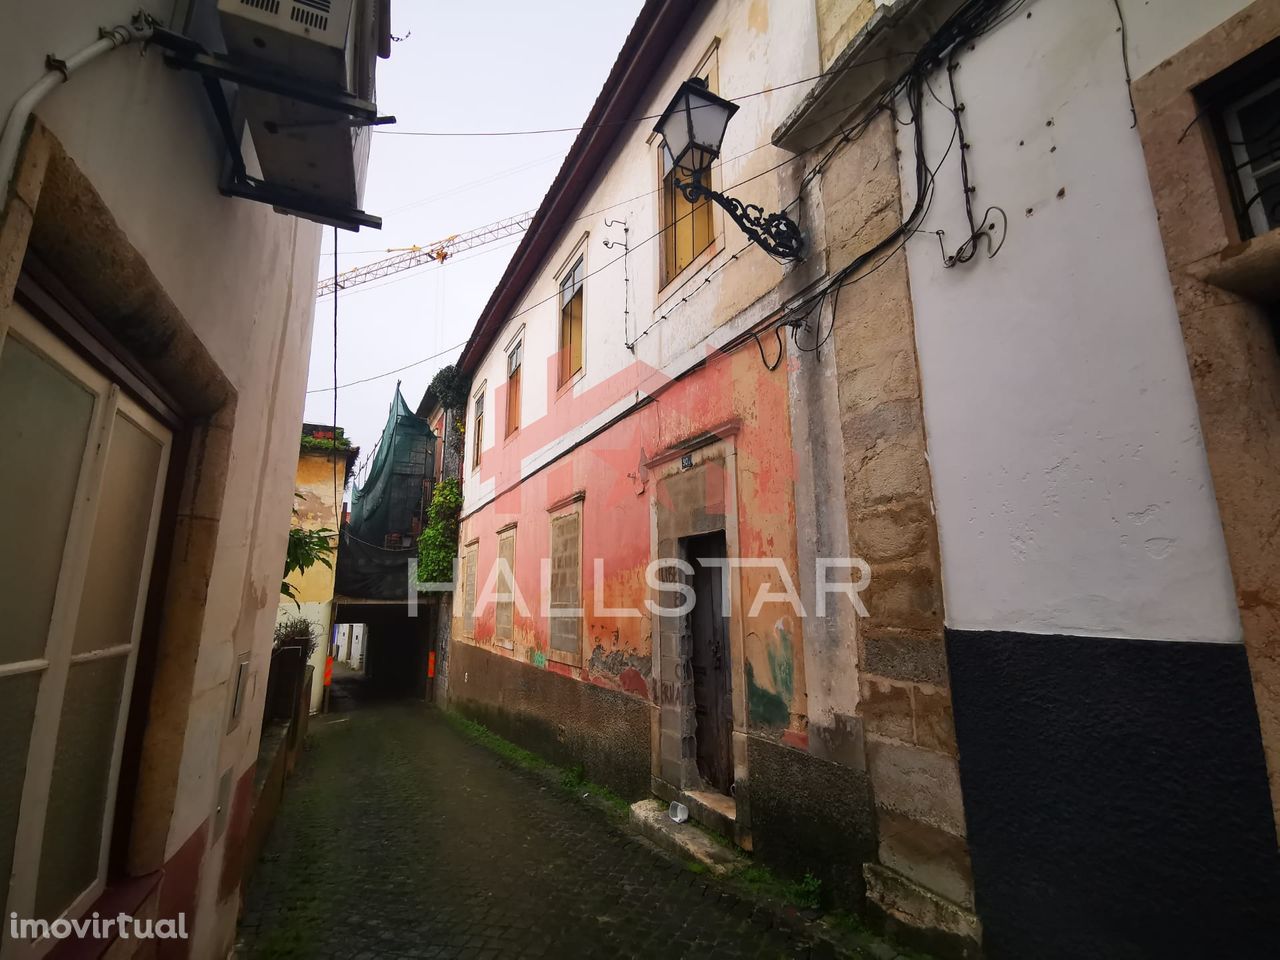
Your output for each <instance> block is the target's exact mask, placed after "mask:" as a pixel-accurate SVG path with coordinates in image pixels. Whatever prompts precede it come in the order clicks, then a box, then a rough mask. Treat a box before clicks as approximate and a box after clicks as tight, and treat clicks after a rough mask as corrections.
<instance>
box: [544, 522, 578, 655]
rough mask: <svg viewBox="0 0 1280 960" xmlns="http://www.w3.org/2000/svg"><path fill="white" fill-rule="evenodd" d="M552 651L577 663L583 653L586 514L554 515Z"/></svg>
mask: <svg viewBox="0 0 1280 960" xmlns="http://www.w3.org/2000/svg"><path fill="white" fill-rule="evenodd" d="M550 607H551V631H550V632H551V651H552V656H553V658H555V659H561V657H556V654H562V655H567V656H565V657H563V659H568V660H570V661H571V662H573V663H577V662H579V658H580V657H581V655H582V609H581V608H582V514H581V513H580V512H579V511H578V510H577V509H575V510H574V511H573V512H571V513H566V514H562V515H561V516H558V517H552V518H551V604H550Z"/></svg>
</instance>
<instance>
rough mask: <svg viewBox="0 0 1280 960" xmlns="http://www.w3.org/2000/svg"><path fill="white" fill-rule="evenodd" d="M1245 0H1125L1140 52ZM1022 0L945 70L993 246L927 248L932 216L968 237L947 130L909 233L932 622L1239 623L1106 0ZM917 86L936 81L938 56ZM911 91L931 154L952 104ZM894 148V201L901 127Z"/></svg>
mask: <svg viewBox="0 0 1280 960" xmlns="http://www.w3.org/2000/svg"><path fill="white" fill-rule="evenodd" d="M1242 5H1243V4H1242V3H1240V2H1236V0H1231V2H1226V3H1217V2H1215V3H1203V2H1197V0H1165V2H1152V3H1150V4H1140V3H1136V2H1134V0H1125V2H1124V7H1125V9H1126V11H1127V12H1129V13H1130V18H1129V28H1130V42H1131V44H1132V49H1133V50H1134V51H1139V52H1138V53H1137V54H1136V55H1135V58H1134V62H1135V71H1140V70H1141V69H1144V68H1146V67H1149V66H1151V65H1152V64H1153V62H1154V61H1155V60H1158V59H1159V58H1161V57H1163V56H1166V55H1168V54H1169V53H1172V52H1173V51H1174V50H1176V49H1178V48H1180V47H1181V46H1183V45H1185V44H1186V43H1188V42H1190V41H1191V40H1193V39H1195V38H1196V37H1197V36H1199V35H1200V34H1201V33H1202V32H1203V31H1204V30H1205V29H1207V28H1208V27H1209V26H1211V25H1212V24H1213V22H1215V21H1217V20H1221V19H1222V18H1224V17H1226V16H1227V15H1229V14H1230V13H1231V12H1233V10H1234V9H1235V8H1238V7H1239V6H1242ZM1210 8H1211V12H1210ZM1028 10H1029V12H1030V13H1031V14H1032V15H1031V16H1030V17H1029V18H1028V17H1025V16H1019V17H1017V18H1015V19H1013V20H1011V21H1009V22H1008V23H1007V24H1005V25H1004V26H1003V27H1001V28H1000V29H998V30H997V31H996V32H995V33H993V34H991V35H989V36H987V37H984V38H983V39H981V40H980V41H979V42H978V43H977V47H976V49H975V50H974V51H973V52H971V53H969V52H967V53H964V54H963V55H962V57H961V60H960V62H961V68H960V70H959V72H958V73H957V75H956V80H957V84H958V87H959V92H960V99H961V100H963V101H964V103H965V105H966V110H965V112H964V114H963V117H964V122H965V125H966V138H967V139H968V140H969V141H970V142H971V143H972V145H973V146H972V150H971V152H970V157H969V158H970V163H971V169H972V180H973V183H974V184H975V186H976V187H977V194H976V208H977V211H978V214H979V215H981V211H982V210H983V209H985V208H986V207H987V205H989V204H998V205H1000V206H1002V207H1003V208H1004V209H1005V210H1006V211H1007V212H1008V215H1009V230H1008V239H1007V242H1006V244H1005V246H1004V249H1003V250H1001V252H1000V254H999V256H998V257H996V258H995V259H994V260H990V261H987V260H985V259H982V258H981V257H979V258H978V259H976V260H974V261H973V262H972V263H970V264H968V265H967V266H958V267H956V268H954V269H951V270H948V269H945V268H944V267H943V264H942V260H941V255H940V252H939V248H938V242H937V239H936V237H935V236H934V235H933V231H934V230H937V229H944V230H945V231H946V242H947V245H948V248H949V249H953V248H954V247H955V245H956V244H957V243H958V242H959V241H960V240H961V239H963V237H964V236H965V235H966V233H967V229H966V228H965V227H964V222H965V221H964V214H963V208H962V206H961V201H962V194H961V188H960V174H959V168H958V156H959V151H958V150H957V149H952V150H951V152H950V154H949V155H948V156H947V159H946V161H945V162H944V163H943V164H942V167H941V169H940V170H939V172H938V182H937V190H936V199H935V201H934V205H933V208H932V211H931V213H930V215H929V217H928V218H927V220H926V222H925V224H924V227H925V232H922V233H921V234H920V235H919V236H917V237H916V238H915V239H913V240H912V241H911V242H910V244H909V245H908V261H909V269H910V282H911V292H912V299H913V302H914V307H915V323H916V336H917V339H918V345H919V352H920V368H921V373H922V379H923V391H924V410H925V420H926V426H927V430H928V444H929V455H930V461H931V467H932V472H933V484H934V493H935V498H936V508H937V512H938V520H939V534H940V538H941V546H942V561H943V582H944V589H945V601H946V611H947V621H948V623H949V624H950V625H951V626H953V627H959V628H966V629H998V630H1020V631H1029V632H1045V633H1050V632H1069V633H1077V634H1086V635H1115V636H1123V637H1145V638H1158V639H1170V640H1209V641H1238V640H1239V639H1240V625H1239V621H1238V615H1237V612H1236V605H1235V601H1234V596H1233V589H1232V582H1231V576H1230V572H1229V569H1228V566H1227V556H1226V550H1225V546H1224V543H1223V536H1222V530H1221V525H1220V522H1219V518H1218V513H1217V506H1216V502H1215V499H1214V493H1213V489H1212V483H1211V480H1210V475H1209V469H1208V465H1207V463H1206V459H1205V452H1204V447H1203V442H1202V439H1201V436H1200V429H1199V421H1198V414H1197V408H1196V403H1195V398H1194V395H1193V392H1192V386H1191V381H1190V376H1189V373H1188V369H1187V359H1186V354H1185V350H1184V346H1183V340H1182V335H1181V331H1180V328H1179V323H1178V317H1177V314H1176V312H1175V308H1174V302H1173V295H1172V290H1171V288H1170V283H1169V278H1168V273H1167V267H1166V263H1165V259H1164V253H1163V249H1162V246H1161V241H1160V235H1159V233H1158V230H1157V225H1156V219H1155V209H1154V206H1153V203H1152V199H1151V193H1150V187H1149V185H1148V182H1147V174H1146V166H1145V162H1144V159H1143V153H1142V149H1141V146H1140V143H1139V140H1138V134H1137V131H1135V130H1133V129H1131V128H1130V125H1131V117H1130V112H1129V102H1128V98H1127V95H1126V90H1125V84H1124V75H1123V67H1122V61H1121V51H1120V45H1119V44H1120V35H1119V33H1118V32H1117V26H1118V23H1117V19H1116V13H1115V8H1114V6H1113V5H1112V3H1111V2H1110V0H1087V2H1078V3H1077V2H1059V0H1049V2H1038V3H1034V4H1031V5H1030V6H1029V7H1028ZM1011 77H1016V78H1017V81H1016V82H1010V78H1011ZM934 88H935V90H937V91H938V94H939V96H940V97H942V98H944V99H945V98H947V92H946V90H947V88H946V79H945V76H939V77H937V78H935V82H934ZM926 104H927V106H926V126H925V129H926V135H927V138H928V154H929V163H930V165H931V166H934V165H936V164H937V163H938V162H939V159H940V158H941V157H942V156H943V153H944V151H945V150H946V145H947V143H948V141H949V139H950V137H951V130H950V126H949V123H950V117H949V114H948V113H947V112H946V111H944V110H943V109H942V107H941V106H939V104H938V103H937V102H934V101H932V100H931V98H929V97H928V96H926ZM899 145H900V147H901V148H902V150H903V161H902V162H903V183H904V185H905V187H904V189H905V190H906V192H907V196H905V197H904V203H905V204H906V205H907V206H908V207H909V206H910V205H911V204H912V203H913V197H912V196H910V192H911V183H912V182H913V174H912V168H911V166H910V159H911V140H910V128H905V129H903V130H900V133H899ZM1060 194H1061V195H1060Z"/></svg>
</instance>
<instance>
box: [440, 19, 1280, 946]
mask: <svg viewBox="0 0 1280 960" xmlns="http://www.w3.org/2000/svg"><path fill="white" fill-rule="evenodd" d="M1277 33H1280V22H1278V21H1277V19H1276V14H1275V6H1274V4H1268V3H1265V2H1255V3H1246V2H1244V0H1224V2H1219V3H1197V2H1192V0H1167V2H1164V3H1152V4H1141V3H1134V2H1129V0H1121V2H1120V3H1119V4H1111V3H1098V4H1076V3H1066V2H1059V0H1039V2H1018V0H1009V2H999V0H991V2H983V0H971V2H968V3H959V2H954V0H951V2H943V0H896V2H892V0H888V2H886V0H876V2H872V0H818V2H816V3H812V4H796V3H780V2H774V3H769V2H766V0H753V2H750V3H746V2H743V3H729V2H718V3H717V2H706V3H697V4H674V3H662V2H659V0H653V2H650V3H647V4H646V5H645V7H644V9H643V11H642V13H641V15H640V18H639V20H638V21H637V24H636V26H635V28H634V30H633V32H632V34H631V36H630V37H629V38H628V40H627V43H626V45H625V46H624V48H623V50H622V52H621V54H620V56H619V59H618V62H617V64H616V65H615V68H614V70H613V72H612V73H611V75H610V77H609V79H608V81H607V82H606V84H605V87H604V89H603V90H602V92H601V94H600V97H599V99H598V100H597V102H596V104H595V106H594V107H593V109H592V112H591V115H590V116H589V117H588V119H587V121H586V125H585V127H584V129H583V131H582V133H581V134H580V135H579V137H578V139H577V141H576V143H575V145H574V147H573V149H572V150H571V151H570V154H569V156H568V158H567V159H566V161H565V164H564V166H563V167H562V169H561V171H560V173H559V175H558V176H557V178H556V180H555V182H554V184H553V186H552V188H551V190H550V192H549V193H548V195H547V197H546V199H545V200H544V201H543V204H542V206H541V208H540V209H539V211H538V214H537V216H536V217H535V220H534V223H533V225H532V226H531V228H530V230H529V233H528V235H527V236H526V237H525V239H524V241H523V242H522V244H521V245H520V247H519V248H518V250H517V252H516V254H515V256H514V257H513V259H512V261H511V264H510V266H509V267H508V269H507V272H506V274H505V275H504V277H503V279H502V281H501V283H500V284H499V286H498V288H497V289H496V290H495V292H494V294H493V296H492V298H491V299H490V301H489V304H488V306H487V307H486V309H485V310H484V312H483V313H482V316H481V318H480V320H479V322H478V323H477V326H476V328H475V330H474V332H473V334H472V337H471V340H470V342H469V344H468V345H467V347H466V349H465V351H464V353H463V355H462V358H461V361H460V367H461V368H462V369H463V370H464V371H465V372H466V373H467V374H468V375H469V376H470V377H471V380H472V399H471V402H470V404H469V405H468V409H467V412H466V423H465V426H466V430H467V438H466V447H467V449H466V455H465V475H466V482H465V497H466V499H465V505H464V509H463V514H464V521H463V528H462V538H461V540H462V546H461V549H460V558H459V559H460V569H461V584H460V586H459V593H458V597H457V602H455V604H454V619H453V623H452V625H451V632H452V642H451V646H450V661H451V667H450V670H451V680H450V701H451V703H452V704H453V705H454V706H456V707H457V708H459V709H461V710H463V711H464V712H466V713H468V714H470V715H472V716H475V717H477V718H479V719H481V720H483V721H484V722H486V723H488V724H490V725H491V726H493V727H495V728H496V729H498V730H500V731H501V732H503V733H504V734H506V735H508V736H510V737H511V738H512V739H515V740H517V741H519V742H521V743H524V744H525V745H527V746H530V747H532V748H534V749H537V750H540V751H543V752H545V753H547V754H550V755H551V756H553V757H555V758H557V759H559V760H561V761H562V762H565V763H581V764H582V765H583V766H584V768H585V770H586V772H587V773H588V775H589V776H590V777H592V778H593V779H597V780H600V781H602V782H605V783H607V784H609V785H611V786H613V787H614V788H615V789H617V790H619V791H620V792H622V793H624V794H625V795H627V796H628V797H629V798H631V799H636V798H638V797H640V796H643V795H646V794H649V793H653V794H656V795H658V796H659V797H662V798H664V799H680V800H682V801H684V802H685V803H686V804H687V805H688V806H689V807H690V809H691V811H692V813H693V815H694V817H695V819H699V820H701V821H702V822H703V823H704V824H706V825H708V826H711V827H713V828H715V829H718V830H720V831H722V832H723V833H725V834H726V835H728V836H731V837H733V838H734V840H735V841H736V842H737V843H738V844H739V845H741V846H742V847H744V848H747V849H751V850H753V851H754V852H755V855H756V856H758V857H760V858H761V859H763V860H765V861H766V862H769V863H772V864H774V865H775V866H777V867H779V868H780V869H782V870H784V871H789V872H791V873H792V874H793V875H795V876H799V875H801V874H802V873H803V872H804V871H806V870H809V871H814V872H815V874H816V875H818V876H820V877H821V878H822V881H823V884H824V893H825V895H826V896H828V897H831V898H834V899H836V900H839V901H843V902H851V903H862V902H865V903H866V904H868V905H869V906H870V907H871V908H872V912H873V913H874V914H876V915H878V916H879V917H880V918H882V919H884V920H886V921H887V922H889V923H890V925H892V926H894V927H896V928H897V929H899V931H900V932H902V933H904V934H905V935H912V936H915V937H917V938H918V939H919V940H920V942H924V943H926V944H927V945H929V946H930V947H932V948H933V949H935V950H937V951H938V952H940V953H947V954H958V955H977V954H979V953H985V954H986V955H989V956H992V957H1005V958H1025V957H1030V956H1035V957H1059V956H1061V957H1079V956H1086V955H1088V956H1093V955H1097V956H1161V957H1173V956H1188V957H1191V956H1196V957H1199V956H1208V955H1213V954H1214V953H1215V952H1216V951H1218V950H1219V949H1229V950H1231V951H1234V952H1236V953H1238V954H1240V955H1243V956H1263V955H1266V954H1267V952H1268V950H1267V948H1266V945H1267V944H1271V945H1274V943H1275V942H1276V936H1277V930H1276V922H1277V920H1276V912H1275V910H1274V904H1275V902H1277V900H1276V898H1277V896H1280V873H1278V868H1277V859H1276V832H1275V819H1274V816H1275V811H1276V809H1277V808H1276V797H1277V796H1280V788H1278V787H1277V781H1276V771H1277V768H1278V767H1280V764H1278V763H1277V761H1276V759H1275V751H1276V744H1277V734H1276V722H1275V718H1276V709H1277V693H1276V684H1275V681H1274V676H1273V674H1274V672H1275V663H1276V655H1275V644H1276V639H1275V629H1274V625H1273V623H1272V619H1273V618H1272V617H1271V615H1270V613H1268V610H1269V609H1270V607H1271V606H1272V604H1271V603H1270V601H1269V600H1268V598H1269V597H1270V595H1271V592H1273V588H1272V586H1271V582H1272V581H1273V580H1274V579H1275V578H1274V576H1272V570H1271V566H1272V562H1271V561H1270V559H1269V556H1270V552H1269V551H1268V550H1267V549H1266V546H1265V545H1266V543H1268V542H1269V540H1268V538H1269V537H1270V531H1271V528H1272V526H1273V524H1272V523H1271V520H1270V517H1271V514H1272V513H1273V512H1274V511H1273V509H1272V508H1271V507H1270V506H1269V505H1270V504H1271V502H1272V499H1273V498H1272V497H1271V496H1270V493H1269V492H1268V491H1269V490H1270V488H1271V486H1272V484H1273V483H1274V473H1275V471H1274V470H1273V469H1272V464H1271V459H1272V455H1271V452H1270V451H1271V446H1272V445H1271V441H1270V437H1271V434H1272V426H1271V424H1272V421H1273V420H1274V418H1275V416H1276V404H1275V400H1276V396H1277V393H1276V390H1275V386H1274V383H1275V375H1276V371H1277V369H1278V368H1277V355H1276V348H1275V344H1274V341H1273V336H1274V334H1273V330H1272V328H1271V326H1270V320H1272V319H1274V303H1275V298H1276V288H1275V282H1274V277H1275V276H1276V275H1277V272H1276V266H1277V263H1276V260H1275V253H1276V250H1275V247H1276V245H1275V243H1274V242H1273V241H1274V240H1275V238H1276V230H1275V227H1276V225H1277V224H1278V223H1280V215H1278V214H1277V213H1276V202H1277V199H1278V198H1277V195H1276V192H1275V191H1276V187H1275V185H1274V184H1275V179H1274V178H1275V174H1274V170H1273V166H1272V165H1271V160H1270V159H1269V158H1270V157H1271V156H1272V153H1273V151H1274V124H1271V125H1270V126H1268V121H1266V120H1265V119H1264V118H1266V117H1274V115H1275V113H1276V103H1277V102H1276V99H1275V98H1276V93H1275V89H1276V84H1277V82H1280V81H1278V80H1277V77H1278V76H1280V75H1278V74H1277V63H1280V54H1278V51H1280V41H1277V40H1276V36H1277ZM686 78H698V79H700V80H701V81H703V82H704V83H705V85H706V89H708V90H709V91H710V92H711V93H715V94H719V95H720V96H722V97H724V98H726V99H727V100H728V101H730V102H731V103H732V104H733V105H735V106H736V113H732V114H731V115H732V119H731V121H730V122H729V123H728V126H727V128H726V132H725V134H724V139H723V145H722V147H721V149H720V151H719V161H718V163H716V164H715V165H713V166H712V167H711V168H710V173H709V177H710V186H711V187H714V188H715V189H716V190H719V191H721V192H722V193H723V194H729V195H732V196H733V197H735V198H738V199H740V200H741V201H742V202H743V203H753V204H758V205H759V207H760V208H762V211H764V212H767V211H778V210H781V211H783V212H787V213H789V214H790V215H791V216H792V217H793V218H794V219H795V220H796V222H797V223H798V224H799V227H800V230H801V232H802V233H803V235H804V238H805V241H806V244H807V249H806V252H805V255H804V257H803V259H801V260H800V261H798V262H793V263H789V264H778V263H776V262H774V261H773V260H772V259H770V257H769V256H767V255H766V253H765V251H763V250H761V249H760V248H759V246H758V245H754V244H752V243H751V242H750V241H749V240H748V239H747V238H746V237H744V236H743V234H742V232H741V231H740V230H739V225H738V223H736V222H735V220H734V218H733V217H731V216H727V215H726V214H725V213H724V212H722V210H721V209H720V208H718V207H717V206H715V205H711V204H707V207H706V209H702V208H700V207H699V206H698V204H697V203H685V202H684V198H683V197H682V195H681V194H680V192H679V191H678V190H677V189H673V185H672V182H671V174H670V172H669V170H668V168H667V167H665V166H664V165H663V163H662V160H661V154H660V152H659V146H660V138H659V137H658V136H657V135H656V134H651V133H650V127H649V125H648V122H645V123H636V122H626V121H627V118H634V117H649V118H652V117H655V116H657V115H658V114H660V113H662V111H663V108H664V106H665V105H666V104H667V103H668V101H669V100H671V97H672V94H673V92H674V91H675V90H676V89H677V88H679V87H680V84H681V83H682V82H683V81H684V80H686ZM1130 81H1132V83H1130ZM1269 151H1270V152H1269ZM682 204H683V206H682ZM726 209H727V208H726ZM686 224H687V225H686ZM601 241H609V246H608V247H607V248H603V249H602V244H601ZM725 557H733V558H738V561H739V562H737V563H726V562H724V560H723V558H725ZM824 558H827V559H828V560H829V559H830V558H858V559H859V560H861V561H864V562H865V563H866V564H867V565H868V567H869V571H870V577H869V582H859V583H857V584H856V588H857V589H855V591H854V593H855V594H856V597H857V598H858V599H860V600H861V601H863V602H864V603H865V608H866V609H865V614H863V613H862V612H861V611H859V610H858V609H857V604H856V603H847V602H844V599H843V598H840V602H839V603H837V602H835V600H836V595H835V594H832V593H831V591H830V587H831V586H832V585H831V584H830V583H827V581H828V580H832V579H835V578H833V577H832V576H830V574H829V569H828V568H824V566H823V563H824V562H825V561H824ZM676 560H683V561H686V563H687V565H686V566H680V565H678V564H675V563H674V561H676ZM655 571H656V572H655ZM711 571H723V577H719V576H715V575H713V573H712V572H711ZM851 576H854V577H856V570H854V571H853V572H852V573H851ZM686 591H687V592H686ZM682 594H683V595H684V596H687V597H689V598H690V599H691V600H692V603H693V606H692V610H691V611H690V610H682V611H680V612H675V610H674V608H670V607H668V606H665V605H664V602H665V600H666V599H667V598H670V597H672V596H675V595H682ZM791 594H794V595H795V600H794V602H792V601H791V600H790V599H789V597H790V595H791ZM722 597H724V598H727V604H724V605H721V604H719V603H718V601H719V600H720V599H721V598H722ZM822 599H828V600H832V601H833V602H832V604H830V605H827V606H826V607H825V608H824V606H823V605H821V604H820V603H819V601H820V600H822ZM706 605H712V606H715V607H717V608H718V609H724V610H725V611H726V613H725V615H724V617H723V619H720V620H717V619H716V618H712V617H708V616H707V615H706V613H705V609H706ZM1209 918H1212V919H1211V920H1209ZM1206 920H1209V922H1206Z"/></svg>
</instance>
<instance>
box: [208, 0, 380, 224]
mask: <svg viewBox="0 0 1280 960" xmlns="http://www.w3.org/2000/svg"><path fill="white" fill-rule="evenodd" d="M217 3H218V16H219V19H220V21H221V24H222V34H223V38H224V40H225V42H226V46H227V54H228V56H230V57H231V58H232V59H233V60H235V61H237V62H240V63H251V64H254V65H255V66H257V67H259V68H261V69H264V70H266V71H269V72H271V73H274V74H278V75H279V76H280V77H281V78H282V79H285V80H288V81H290V82H292V83H295V84H304V85H306V86H308V87H313V88H314V89H315V90H317V91H327V92H331V93H345V94H349V95H351V96H354V97H358V98H360V99H362V100H369V101H372V100H373V99H374V76H375V64H376V58H377V56H378V55H379V51H380V48H382V47H385V44H382V43H380V39H381V38H382V35H383V33H385V32H387V30H389V25H388V24H386V22H385V18H386V17H387V15H388V7H389V3H387V2H386V0H217ZM238 109H239V110H240V111H242V112H243V114H244V117H245V120H246V122H247V123H248V127H249V133H250V135H251V136H252V138H253V148H254V153H255V154H256V156H257V159H258V163H259V165H260V167H261V171H262V177H263V179H265V180H267V181H270V182H271V183H273V184H278V185H280V186H284V187H287V188H290V189H292V190H297V191H298V192H300V193H302V194H306V195H308V196H312V197H315V198H316V199H317V200H320V201H322V202H325V203H328V204H332V205H334V206H340V207H346V208H351V209H355V208H359V207H360V206H361V203H362V199H363V195H364V181H365V175H366V172H367V169H368V161H369V129H368V127H366V126H361V125H356V124H352V123H351V122H349V120H348V118H346V117H344V116H343V115H342V114H340V113H337V112H335V111H333V110H330V109H326V108H324V107H318V106H315V105H311V104H307V103H303V102H300V101H298V100H295V99H292V98H290V97H288V96H285V95H282V94H279V93H273V92H268V91H267V90H263V89H259V88H256V87H251V86H243V85H242V86H241V88H240V95H239V100H238Z"/></svg>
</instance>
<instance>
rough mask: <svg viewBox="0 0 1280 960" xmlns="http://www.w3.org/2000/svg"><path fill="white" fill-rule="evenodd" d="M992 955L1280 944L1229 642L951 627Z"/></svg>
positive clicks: (976, 867)
mask: <svg viewBox="0 0 1280 960" xmlns="http://www.w3.org/2000/svg"><path fill="white" fill-rule="evenodd" d="M947 653H948V659H949V662H950V667H951V687H952V698H953V704H954V708H955V719H956V733H957V737H958V739H959V747H960V776H961V783H962V787H963V790H964V806H965V817H966V820H967V824H968V834H969V844H970V852H971V856H972V860H973V872H974V879H975V884H976V895H977V908H978V913H979V915H980V917H981V919H982V922H983V930H984V935H983V941H984V949H985V952H986V954H987V956H989V957H990V958H992V960H1058V958H1061V960H1081V958H1086V957H1088V958H1123V960H1130V958H1134V960H1137V958H1142V960H1148V958H1150V960H1156V958H1158V960H1176V958H1188V960H1191V958H1195V960H1206V958H1210V957H1214V958H1216V957H1232V958H1233V960H1244V958H1264V957H1265V958H1273V957H1278V956H1280V856H1278V855H1277V848H1276V834H1275V828H1274V824H1273V821H1272V817H1271V805H1270V795H1269V792H1268V785H1267V777H1266V768H1265V762H1264V759H1263V753H1262V743H1261V738H1260V735H1259V731H1258V718H1257V713H1256V710H1255V707H1254V699H1253V688H1252V686H1251V684H1250V679H1249V670H1248V663H1247V660H1246V657H1245V651H1244V648H1243V646H1241V645H1238V644H1211V643H1185V642H1165V641H1150V640H1124V639H1113V638H1089V637H1078V636H1042V635H1033V634H1014V633H988V632H968V631H953V630H949V631H948V632H947Z"/></svg>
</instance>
